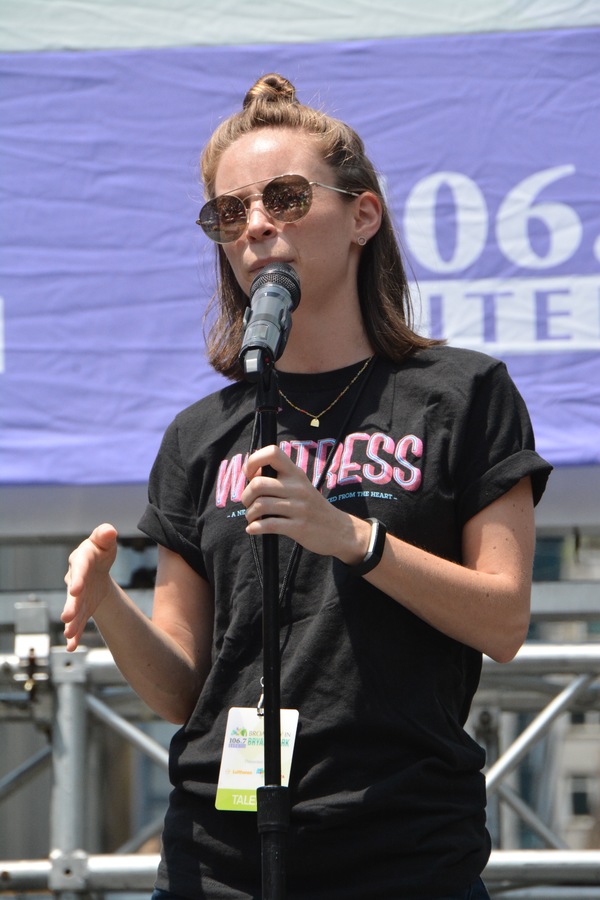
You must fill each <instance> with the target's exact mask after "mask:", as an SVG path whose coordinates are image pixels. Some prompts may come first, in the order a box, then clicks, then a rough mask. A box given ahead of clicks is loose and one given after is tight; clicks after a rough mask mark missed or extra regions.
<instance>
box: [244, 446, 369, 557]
mask: <svg viewBox="0 0 600 900" xmlns="http://www.w3.org/2000/svg"><path fill="white" fill-rule="evenodd" d="M267 466H270V467H271V469H273V470H274V477H270V476H268V475H264V474H263V469H264V468H265V467H267ZM244 473H245V475H246V478H247V479H248V485H247V486H246V488H245V490H244V492H243V494H242V497H241V500H242V503H243V504H244V506H245V508H246V519H247V520H248V525H247V527H246V531H247V532H248V534H252V535H263V534H283V535H286V536H287V537H289V538H291V539H292V540H294V541H297V542H298V543H299V544H300V545H301V546H302V547H304V548H305V549H306V550H311V551H312V552H313V553H319V554H321V555H322V556H335V557H337V558H338V559H340V560H341V561H342V562H345V563H347V564H348V565H355V564H357V563H358V562H360V560H361V559H362V558H363V557H364V555H365V553H366V550H367V546H368V543H369V536H370V532H371V528H370V525H369V524H368V523H367V522H365V521H363V520H362V519H357V518H355V517H354V516H351V515H349V514H348V513H345V512H342V511H341V510H339V509H336V508H335V507H334V506H332V504H331V503H329V501H327V500H326V499H325V498H324V497H323V495H322V494H321V493H320V492H319V491H317V490H316V488H315V487H314V486H313V485H312V484H311V482H310V481H309V480H308V478H307V476H306V475H305V473H304V472H303V471H302V470H301V469H300V468H298V466H297V465H295V463H293V462H292V461H291V459H289V457H288V456H286V454H285V453H284V452H283V451H282V450H280V449H279V448H278V447H275V446H270V447H264V448H262V449H261V450H257V451H256V453H253V454H252V455H251V456H250V457H249V459H248V461H247V462H246V465H245V467H244Z"/></svg>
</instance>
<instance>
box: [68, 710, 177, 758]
mask: <svg viewBox="0 0 600 900" xmlns="http://www.w3.org/2000/svg"><path fill="white" fill-rule="evenodd" d="M86 703H87V707H88V709H89V710H90V711H91V712H92V713H93V714H94V715H95V716H96V718H98V719H100V720H101V721H102V722H104V723H105V725H108V726H109V728H112V729H113V731H116V732H117V734H120V735H121V737H123V738H125V740H127V741H129V743H130V744H133V746H134V747H137V749H138V750H141V751H142V753H145V754H146V756H148V757H150V759H151V760H152V761H153V762H155V763H157V764H158V765H159V766H162V768H163V769H167V770H168V768H169V751H168V750H165V748H164V747H163V746H162V745H161V744H159V743H158V741H155V740H153V739H152V738H150V737H148V735H147V734H144V732H143V731H140V729H139V728H136V727H135V725H132V724H131V723H130V722H128V721H127V720H126V719H124V718H122V716H119V715H117V713H115V712H114V711H113V710H112V709H111V708H110V706H107V705H106V703H102V701H101V700H98V698H97V697H93V696H92V695H91V694H88V695H87V697H86Z"/></svg>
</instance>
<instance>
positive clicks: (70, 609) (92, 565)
mask: <svg viewBox="0 0 600 900" xmlns="http://www.w3.org/2000/svg"><path fill="white" fill-rule="evenodd" d="M116 555H117V530H116V528H114V527H113V526H112V525H108V524H104V525H99V526H98V527H97V528H95V529H94V530H93V531H92V533H91V535H90V536H89V538H87V539H86V540H85V541H83V542H82V543H81V544H80V545H79V547H77V549H76V550H74V551H73V552H72V553H71V555H70V556H69V570H68V572H67V574H66V575H65V583H66V585H67V600H66V603H65V606H64V609H63V611H62V615H61V620H62V621H63V622H64V625H65V630H64V633H65V637H66V639H67V650H69V651H72V650H75V649H76V648H77V646H78V645H79V642H80V640H81V636H82V634H83V631H84V628H85V626H86V624H87V622H88V620H89V619H91V618H92V616H93V615H94V613H95V612H96V610H97V609H98V607H99V606H100V604H101V603H102V601H103V600H104V599H105V598H106V597H107V596H108V594H109V593H111V591H112V589H113V581H112V579H111V577H110V574H109V573H110V570H111V567H112V565H113V563H114V561H115V558H116Z"/></svg>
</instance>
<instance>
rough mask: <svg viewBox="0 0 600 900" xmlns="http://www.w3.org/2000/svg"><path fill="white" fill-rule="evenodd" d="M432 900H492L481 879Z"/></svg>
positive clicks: (161, 894)
mask: <svg viewBox="0 0 600 900" xmlns="http://www.w3.org/2000/svg"><path fill="white" fill-rule="evenodd" d="M151 900H185V898H184V897H180V896H179V895H178V894H173V893H171V891H161V890H158V889H156V890H155V891H154V893H153V894H152V898H151ZM398 900H409V898H408V897H398ZM431 900H490V895H489V894H488V892H487V891H486V889H485V885H484V883H483V881H482V880H481V878H478V879H477V881H475V882H473V884H472V885H471V887H468V888H467V889H466V891H458V892H457V893H454V894H444V896H443V897H432V898H431Z"/></svg>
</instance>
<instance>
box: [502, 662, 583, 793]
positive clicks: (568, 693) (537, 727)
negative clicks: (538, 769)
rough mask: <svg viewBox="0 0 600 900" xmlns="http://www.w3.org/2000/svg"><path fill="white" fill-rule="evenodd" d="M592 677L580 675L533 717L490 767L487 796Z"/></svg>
mask: <svg viewBox="0 0 600 900" xmlns="http://www.w3.org/2000/svg"><path fill="white" fill-rule="evenodd" d="M594 677H595V676H594V675H580V676H579V678H575V679H574V680H573V681H572V682H571V683H570V684H569V685H568V686H567V687H566V688H565V689H564V690H563V691H561V692H560V694H559V695H558V696H557V697H555V698H554V700H552V702H551V703H549V704H548V706H546V708H545V709H543V710H542V711H541V713H540V714H539V715H538V716H536V717H535V719H534V720H533V722H531V724H530V725H528V726H527V728H525V730H524V731H523V732H522V733H521V734H520V735H519V737H518V738H517V739H516V740H515V741H514V743H513V744H512V746H511V747H509V749H508V750H507V751H506V753H504V754H503V755H502V756H501V757H500V759H499V760H498V761H497V762H495V763H494V765H493V766H491V767H490V769H489V771H488V773H487V775H486V785H487V792H488V795H489V794H490V793H492V792H493V791H495V790H496V789H497V787H498V784H499V782H500V780H501V779H502V778H504V777H505V776H506V775H508V773H509V772H512V771H513V769H515V768H516V767H517V765H518V764H519V762H520V761H521V759H522V758H523V757H524V756H525V755H526V753H528V751H529V750H530V748H531V746H532V745H533V744H534V743H535V742H536V741H537V740H538V738H540V737H542V736H543V735H544V734H545V733H546V732H547V731H548V729H549V728H550V725H551V724H552V722H553V721H554V719H556V718H557V716H559V715H560V714H561V713H562V711H563V710H564V709H566V708H567V707H568V706H569V704H570V703H572V701H573V699H574V698H575V697H576V696H577V694H579V693H581V691H583V690H584V689H585V688H586V687H587V686H588V685H589V684H591V682H592V681H593V680H594Z"/></svg>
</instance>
